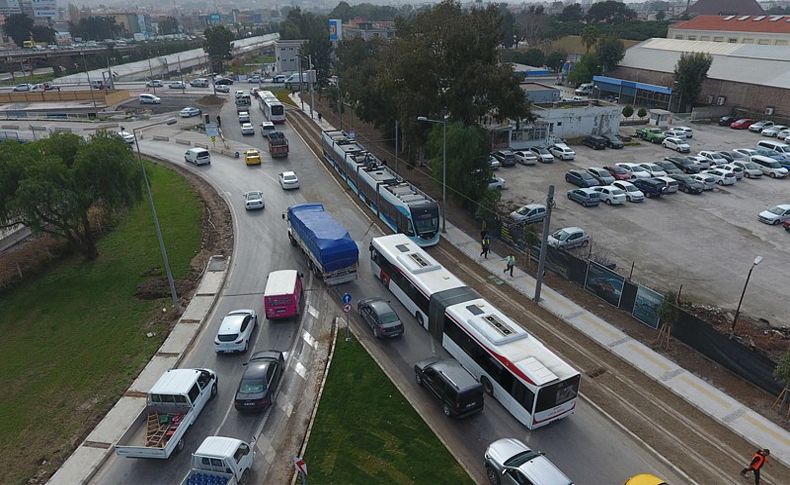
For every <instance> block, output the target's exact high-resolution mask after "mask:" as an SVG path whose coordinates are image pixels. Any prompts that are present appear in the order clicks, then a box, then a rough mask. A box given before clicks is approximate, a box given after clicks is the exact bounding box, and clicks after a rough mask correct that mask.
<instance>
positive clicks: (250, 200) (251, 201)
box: [244, 190, 266, 211]
mask: <svg viewBox="0 0 790 485" xmlns="http://www.w3.org/2000/svg"><path fill="white" fill-rule="evenodd" d="M265 206H266V204H264V202H263V192H261V191H260V190H252V191H250V192H245V193H244V208H245V209H247V210H248V211H250V210H255V209H263V208H264V207H265Z"/></svg>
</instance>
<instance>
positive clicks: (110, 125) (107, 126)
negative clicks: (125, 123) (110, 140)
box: [96, 123, 118, 130]
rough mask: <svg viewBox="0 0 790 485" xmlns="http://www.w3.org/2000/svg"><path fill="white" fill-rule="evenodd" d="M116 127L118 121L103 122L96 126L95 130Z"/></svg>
mask: <svg viewBox="0 0 790 485" xmlns="http://www.w3.org/2000/svg"><path fill="white" fill-rule="evenodd" d="M115 128H118V123H104V124H102V125H99V126H97V127H96V129H97V130H108V129H115Z"/></svg>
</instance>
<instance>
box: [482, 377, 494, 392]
mask: <svg viewBox="0 0 790 485" xmlns="http://www.w3.org/2000/svg"><path fill="white" fill-rule="evenodd" d="M480 384H482V385H483V390H484V391H485V392H486V394H488V395H489V396H493V395H494V386H492V385H491V381H489V380H488V377H486V376H483V377H481V378H480Z"/></svg>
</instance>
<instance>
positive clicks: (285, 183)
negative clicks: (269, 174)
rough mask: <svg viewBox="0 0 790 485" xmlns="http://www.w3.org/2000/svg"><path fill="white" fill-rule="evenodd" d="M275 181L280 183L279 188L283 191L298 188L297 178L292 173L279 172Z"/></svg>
mask: <svg viewBox="0 0 790 485" xmlns="http://www.w3.org/2000/svg"><path fill="white" fill-rule="evenodd" d="M277 179H278V180H279V181H280V187H282V188H283V190H289V189H298V188H299V177H297V176H296V174H295V173H294V172H292V171H287V172H280V173H279V174H277Z"/></svg>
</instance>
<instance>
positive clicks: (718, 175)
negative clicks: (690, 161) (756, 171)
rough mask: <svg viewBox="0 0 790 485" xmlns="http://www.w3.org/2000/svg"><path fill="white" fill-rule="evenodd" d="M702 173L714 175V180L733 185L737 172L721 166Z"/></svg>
mask: <svg viewBox="0 0 790 485" xmlns="http://www.w3.org/2000/svg"><path fill="white" fill-rule="evenodd" d="M702 174H703V175H708V176H710V177H713V180H714V181H715V182H716V183H717V184H719V185H733V184H734V183H735V174H734V173H732V172H728V171H726V170H722V169H720V168H712V169H710V170H705V171H704V172H702Z"/></svg>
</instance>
